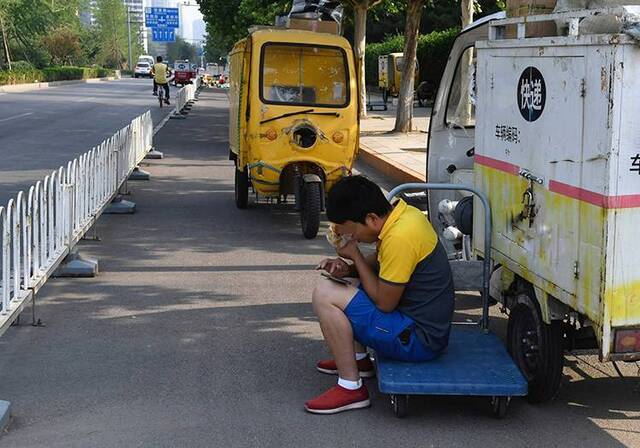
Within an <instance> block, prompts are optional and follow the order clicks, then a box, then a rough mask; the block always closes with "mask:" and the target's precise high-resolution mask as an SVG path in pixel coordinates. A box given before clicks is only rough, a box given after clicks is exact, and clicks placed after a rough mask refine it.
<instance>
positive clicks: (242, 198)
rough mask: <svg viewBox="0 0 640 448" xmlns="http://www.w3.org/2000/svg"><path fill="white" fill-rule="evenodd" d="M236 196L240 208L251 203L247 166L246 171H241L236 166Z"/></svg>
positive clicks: (237, 205)
mask: <svg viewBox="0 0 640 448" xmlns="http://www.w3.org/2000/svg"><path fill="white" fill-rule="evenodd" d="M235 196H236V207H238V208H240V209H245V208H247V204H248V203H249V173H248V170H247V168H245V169H244V171H240V170H239V169H238V167H237V166H236V175H235Z"/></svg>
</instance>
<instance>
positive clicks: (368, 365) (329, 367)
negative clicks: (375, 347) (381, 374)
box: [316, 356, 376, 378]
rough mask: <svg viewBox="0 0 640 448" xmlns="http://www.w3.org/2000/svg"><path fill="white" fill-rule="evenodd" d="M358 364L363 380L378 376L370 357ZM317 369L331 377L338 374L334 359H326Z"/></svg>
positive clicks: (357, 362)
mask: <svg viewBox="0 0 640 448" xmlns="http://www.w3.org/2000/svg"><path fill="white" fill-rule="evenodd" d="M356 364H357V365H358V370H359V371H360V377H361V378H371V377H374V376H376V370H375V369H374V367H373V362H371V358H369V357H368V356H367V357H366V358H363V359H361V360H360V361H356ZM316 369H318V372H322V373H328V374H329V375H337V374H338V367H337V366H336V362H335V361H334V360H333V359H325V360H324V361H320V362H318V364H317V365H316Z"/></svg>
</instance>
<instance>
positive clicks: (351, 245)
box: [336, 239, 362, 261]
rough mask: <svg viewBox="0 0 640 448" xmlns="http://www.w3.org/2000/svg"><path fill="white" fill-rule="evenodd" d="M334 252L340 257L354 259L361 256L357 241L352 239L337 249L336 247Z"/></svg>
mask: <svg viewBox="0 0 640 448" xmlns="http://www.w3.org/2000/svg"><path fill="white" fill-rule="evenodd" d="M336 253H337V254H338V255H339V256H341V257H342V258H346V259H347V260H352V261H355V260H356V258H358V257H362V253H361V252H360V249H359V248H358V242H357V241H356V240H355V239H353V240H350V241H349V242H348V243H347V244H345V245H344V246H342V247H341V248H339V249H336Z"/></svg>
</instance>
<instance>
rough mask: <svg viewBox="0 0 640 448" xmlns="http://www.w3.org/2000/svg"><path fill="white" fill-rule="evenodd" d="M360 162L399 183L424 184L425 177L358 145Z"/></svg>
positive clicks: (362, 145)
mask: <svg viewBox="0 0 640 448" xmlns="http://www.w3.org/2000/svg"><path fill="white" fill-rule="evenodd" d="M359 158H360V160H362V161H363V162H365V163H367V164H368V165H370V166H372V167H373V168H375V169H376V170H378V171H380V172H381V173H382V174H384V175H385V176H388V177H390V178H392V179H394V180H396V181H398V182H401V183H409V182H426V179H425V176H423V175H422V174H421V173H419V172H417V171H415V170H412V169H411V168H409V167H407V166H405V165H402V164H400V163H398V162H396V161H394V160H393V159H391V158H389V157H387V156H385V155H384V154H381V153H379V152H378V151H376V150H375V149H372V148H370V147H368V146H367V145H364V144H362V142H361V143H360V154H359Z"/></svg>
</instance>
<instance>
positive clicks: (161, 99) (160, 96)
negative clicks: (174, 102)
mask: <svg viewBox="0 0 640 448" xmlns="http://www.w3.org/2000/svg"><path fill="white" fill-rule="evenodd" d="M158 101H159V102H160V108H162V107H163V106H164V86H160V85H159V86H158Z"/></svg>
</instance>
